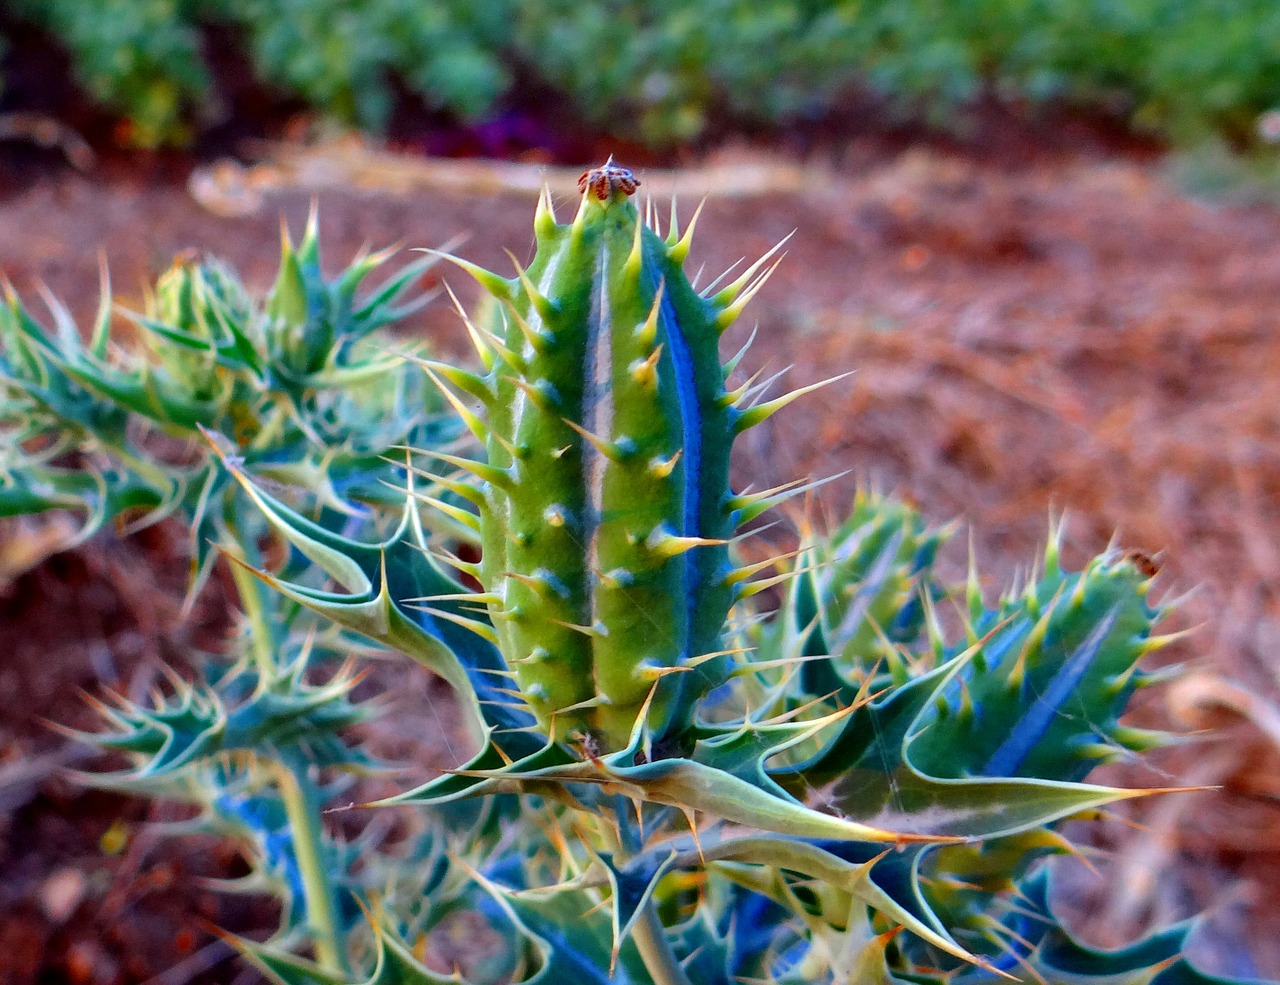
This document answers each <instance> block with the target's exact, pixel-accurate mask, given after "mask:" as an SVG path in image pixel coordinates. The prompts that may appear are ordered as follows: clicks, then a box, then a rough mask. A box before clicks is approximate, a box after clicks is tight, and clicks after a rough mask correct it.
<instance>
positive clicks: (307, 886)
mask: <svg viewBox="0 0 1280 985" xmlns="http://www.w3.org/2000/svg"><path fill="white" fill-rule="evenodd" d="M279 765H280V768H279V770H277V773H278V775H279V782H280V795H281V797H282V798H283V799H284V806H285V811H286V812H287V814H288V816H289V829H290V831H291V832H292V833H293V850H294V853H295V854H296V855H297V857H298V872H299V875H300V876H301V878H302V896H303V902H304V904H305V905H306V908H307V925H308V926H309V927H310V929H311V936H312V940H313V941H314V943H315V948H316V960H317V961H318V962H319V964H320V965H321V967H323V968H324V969H326V970H327V971H337V972H349V971H350V970H351V969H350V966H349V965H348V964H347V955H346V949H345V947H344V946H343V941H342V932H341V930H340V929H339V923H338V906H337V900H335V899H334V894H333V883H332V882H331V881H330V879H329V870H328V869H327V868H326V867H325V861H324V853H323V849H322V847H321V835H322V830H321V822H320V798H319V796H318V793H319V792H318V791H317V789H316V785H315V784H314V783H312V782H311V780H310V778H309V777H307V775H306V772H305V771H306V766H305V765H301V766H300V767H298V768H295V767H294V766H293V765H291V764H289V763H281V764H279Z"/></svg>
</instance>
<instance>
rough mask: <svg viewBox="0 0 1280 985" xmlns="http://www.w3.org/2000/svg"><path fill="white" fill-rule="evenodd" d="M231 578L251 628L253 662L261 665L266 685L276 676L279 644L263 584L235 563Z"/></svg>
mask: <svg viewBox="0 0 1280 985" xmlns="http://www.w3.org/2000/svg"><path fill="white" fill-rule="evenodd" d="M231 578H232V580H233V581H234V582H235V586H236V591H237V592H238V593H239V595H240V607H241V608H242V609H243V610H244V618H245V622H246V623H247V624H248V631H249V652H250V653H252V654H253V662H254V663H255V664H257V666H258V673H259V675H260V676H261V678H262V680H263V681H270V680H273V679H274V678H275V674H276V662H275V653H274V650H275V640H274V638H273V634H272V631H271V625H270V623H269V622H268V621H267V617H266V607H265V606H264V604H263V598H262V583H261V582H259V581H258V579H257V576H255V575H254V574H253V573H252V572H251V571H248V570H246V569H245V568H244V567H243V566H242V565H239V564H236V563H235V562H232V563H231Z"/></svg>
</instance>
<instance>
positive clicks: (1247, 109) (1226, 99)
mask: <svg viewBox="0 0 1280 985" xmlns="http://www.w3.org/2000/svg"><path fill="white" fill-rule="evenodd" d="M0 9H3V10H6V11H7V12H8V14H9V15H10V16H12V17H17V18H19V19H22V20H26V21H29V22H33V23H35V24H37V25H40V26H42V27H43V28H45V29H47V30H48V31H49V33H50V34H51V35H52V36H53V37H54V38H56V39H57V40H58V42H59V43H61V44H63V45H65V46H66V48H67V49H68V51H69V52H70V54H71V59H72V64H73V66H74V70H75V72H76V74H77V76H78V78H79V81H80V83H81V84H82V85H83V86H84V88H85V90H86V92H87V93H88V94H89V95H90V96H91V97H92V98H93V99H95V100H97V101H98V102H100V103H101V104H103V105H104V106H106V107H108V108H109V109H111V110H112V111H114V112H118V113H120V114H122V115H123V116H124V117H125V118H126V119H127V120H128V122H129V127H128V134H129V138H130V139H131V140H132V141H133V142H135V143H137V144H141V145H155V144H162V143H175V142H181V141H183V140H184V139H186V138H188V137H189V136H190V135H191V134H192V132H193V129H194V128H198V127H199V126H200V125H201V124H202V123H204V122H206V121H207V120H209V119H211V118H213V117H214V116H215V115H216V112H217V99H216V94H215V92H214V84H213V81H212V79H211V77H210V71H209V69H208V67H207V64H206V55H207V51H205V50H202V49H204V48H205V47H206V46H207V45H208V44H209V43H210V42H209V41H208V40H207V39H206V38H205V35H204V34H203V32H202V28H204V27H206V26H210V25H225V26H229V27H231V28H232V29H233V30H232V33H231V35H230V36H232V37H234V38H236V39H237V42H238V43H239V44H241V45H243V47H244V52H245V53H246V54H247V56H248V58H249V60H250V62H251V64H252V65H253V67H254V70H255V72H256V73H257V76H258V78H259V79H260V80H261V81H262V82H264V83H266V84H268V85H269V86H271V87H273V88H276V89H278V90H280V91H281V92H284V93H289V94H291V95H294V96H297V97H299V98H301V99H302V100H304V101H305V102H307V103H308V104H310V105H312V106H314V107H315V108H316V109H318V110H320V111H322V112H324V113H326V114H328V115H330V116H333V117H335V118H337V119H338V120H340V121H342V122H344V123H350V124H355V125H359V126H362V127H365V128H369V129H372V130H378V129H380V128H382V127H383V126H385V125H386V123H387V121H388V117H389V115H390V112H391V110H392V107H393V102H394V99H395V92H396V87H397V86H399V87H401V88H403V89H404V90H406V91H408V92H410V93H413V94H415V95H417V96H419V97H421V98H422V99H424V100H425V101H426V102H427V103H428V104H429V105H430V106H432V107H435V108H440V109H444V110H448V111H450V112H453V113H456V114H457V115H458V116H460V117H461V118H464V119H481V118H484V117H485V116H486V115H487V114H490V113H492V112H494V111H495V109H496V108H497V107H498V106H499V104H500V103H501V102H502V101H503V99H504V98H507V97H508V96H509V94H510V93H511V91H512V88H513V86H514V85H515V78H516V76H515V74H513V71H512V69H513V67H515V66H519V68H520V70H521V72H520V78H521V79H533V80H537V81H539V82H541V83H545V84H547V85H549V86H550V87H551V88H552V89H554V90H557V91H560V92H562V93H564V94H566V95H567V96H568V97H569V98H570V99H571V101H572V103H573V105H575V106H576V107H577V108H578V111H579V112H580V113H581V115H582V117H583V118H584V119H585V120H586V121H587V122H588V123H590V124H591V125H593V126H597V127H600V128H601V129H603V130H604V131H606V132H616V133H617V135H618V136H626V137H630V138H637V139H640V140H643V141H645V142H646V143H649V144H651V145H654V146H662V145H670V144H673V143H678V142H681V141H686V140H689V139H693V138H696V137H697V136H699V135H700V134H701V133H703V132H704V131H705V130H706V129H707V126H708V123H709V122H710V121H711V120H712V119H713V118H714V119H726V120H727V121H728V122H729V123H731V124H741V125H750V124H753V123H761V122H783V123H785V122H787V121H789V120H794V119H796V118H805V117H817V116H821V115H823V114H824V113H828V112H830V111H832V110H834V109H836V108H838V107H839V105H840V103H841V100H842V99H843V98H845V97H847V96H848V95H850V94H851V93H855V92H859V91H861V92H870V93H871V94H873V95H875V96H878V97H882V98H884V99H886V100H887V101H888V103H889V105H890V106H891V107H893V108H895V109H898V110H901V111H903V112H904V113H906V114H908V115H910V116H916V117H923V118H925V119H927V120H929V121H930V122H932V123H935V124H937V123H943V124H946V123H948V122H950V121H954V120H955V119H956V118H957V110H960V109H963V108H964V107H965V106H967V105H971V104H972V103H973V102H974V101H975V100H976V99H978V98H979V97H980V96H983V95H985V94H992V95H994V96H995V97H996V98H998V99H1000V100H1002V101H1005V102H1008V103H1011V104H1013V105H1016V106H1019V107H1022V108H1024V109H1031V108H1034V107H1035V106H1038V105H1041V104H1044V103H1053V104H1055V105H1065V106H1071V107H1082V108H1084V109H1087V110H1091V111H1102V112H1104V113H1106V114H1108V115H1111V116H1115V117H1118V118H1121V119H1125V120H1127V121H1129V122H1130V123H1131V124H1132V125H1133V126H1135V127H1136V128H1138V129H1140V130H1143V131H1148V132H1153V133H1157V134H1160V135H1163V136H1166V137H1169V138H1171V139H1173V140H1174V141H1176V142H1182V143H1192V142H1197V141H1199V140H1200V139H1201V138H1203V137H1206V136H1209V135H1219V136H1221V135H1225V136H1226V137H1227V138H1228V139H1231V140H1233V141H1242V140H1245V141H1247V140H1248V139H1250V138H1251V135H1252V132H1253V126H1254V121H1255V119H1256V117H1257V115H1258V114H1259V113H1261V112H1263V111H1265V110H1267V109H1270V108H1272V107H1273V105H1274V103H1275V101H1276V93H1277V92H1280V40H1278V39H1280V4H1276V3H1275V2H1274V0H969V2H966V3H954V2H953V3H942V4H938V3H932V2H929V0H599V2H595V3H581V2H577V0H574V2H570V0H539V2H531V3H517V2H515V0H485V2H483V3H474V2H471V0H427V2H423V0H0ZM219 37H220V38H221V37H224V35H222V34H219Z"/></svg>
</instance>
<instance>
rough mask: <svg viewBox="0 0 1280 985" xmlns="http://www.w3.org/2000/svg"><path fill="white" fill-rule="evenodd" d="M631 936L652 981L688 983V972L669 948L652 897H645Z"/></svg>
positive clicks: (665, 984) (669, 984)
mask: <svg viewBox="0 0 1280 985" xmlns="http://www.w3.org/2000/svg"><path fill="white" fill-rule="evenodd" d="M631 939H632V940H634V941H635V942H636V950H637V951H639V952H640V957H641V958H642V959H643V960H644V966H645V968H646V970H648V972H649V977H650V978H652V979H653V985H691V983H690V981H689V976H688V975H686V974H685V973H684V969H683V968H682V967H680V962H679V961H677V960H676V956H675V954H674V952H672V950H671V944H670V942H668V940H667V932H666V931H665V930H664V929H663V927H662V921H661V920H660V919H659V918H658V911H657V909H655V907H654V905H653V900H652V899H650V900H646V901H645V904H644V906H643V908H642V909H641V911H640V917H639V919H637V920H636V922H635V925H634V926H633V927H632V928H631Z"/></svg>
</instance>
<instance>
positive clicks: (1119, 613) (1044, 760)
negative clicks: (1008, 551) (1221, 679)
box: [912, 533, 1179, 782]
mask: <svg viewBox="0 0 1280 985" xmlns="http://www.w3.org/2000/svg"><path fill="white" fill-rule="evenodd" d="M1058 536H1059V535H1058V534H1057V533H1055V534H1054V536H1053V537H1051V539H1050V542H1049V545H1048V550H1047V552H1046V559H1045V569H1044V572H1043V575H1042V576H1041V577H1040V578H1039V579H1036V580H1033V581H1031V582H1030V584H1028V586H1027V589H1026V591H1025V592H1024V593H1023V594H1022V595H1021V597H1018V598H1011V599H1007V600H1005V602H1004V604H1003V605H1002V606H1001V607H1000V608H999V609H996V610H992V611H982V610H981V609H980V608H979V607H978V605H977V604H976V601H975V602H971V604H972V605H973V611H972V613H971V616H972V618H973V623H972V626H971V634H972V638H973V639H975V640H976V639H977V638H978V637H985V641H984V642H983V643H982V644H981V645H979V646H977V647H976V649H975V650H974V652H973V657H972V659H971V660H970V661H969V662H968V663H967V664H966V666H965V667H964V668H963V670H962V671H961V672H960V673H959V674H957V675H956V677H955V678H954V679H953V680H952V681H951V682H950V683H949V684H948V685H947V687H946V688H945V690H944V691H942V692H941V693H939V695H938V697H937V701H936V703H935V706H934V709H933V714H932V716H931V720H930V721H929V723H928V724H927V725H926V726H925V727H924V728H922V730H921V732H920V735H919V737H918V738H917V740H916V741H915V742H913V744H912V755H913V757H914V761H915V763H916V765H917V766H918V767H919V768H920V769H923V770H924V771H926V772H928V773H931V774H933V775H936V776H1027V777H1036V778H1040V779H1048V780H1058V781H1068V782H1075V781H1079V780H1082V779H1083V778H1084V777H1085V776H1086V775H1087V774H1088V772H1089V771H1090V770H1091V769H1092V768H1093V767H1094V766H1096V765H1097V764H1098V763H1099V762H1106V761H1109V760H1112V759H1116V758H1118V757H1121V756H1123V755H1125V754H1126V752H1138V751H1143V750H1145V749H1149V748H1151V747H1152V746H1153V745H1160V744H1162V743H1163V742H1165V741H1166V739H1167V737H1166V736H1165V735H1164V734H1163V733H1158V732H1147V731H1144V730H1142V729H1137V728H1132V727H1128V726H1122V725H1120V724H1118V722H1117V719H1118V718H1119V716H1120V715H1121V714H1122V713H1123V711H1124V709H1125V707H1126V705H1127V704H1128V702H1129V698H1130V697H1131V696H1132V694H1133V691H1134V689H1135V688H1136V687H1138V686H1139V685H1141V684H1142V683H1143V682H1144V681H1145V680H1146V675H1144V674H1143V672H1142V671H1140V670H1138V669H1137V664H1138V661H1139V660H1140V659H1141V658H1142V657H1143V656H1144V655H1145V654H1147V653H1151V652H1153V651H1155V650H1158V649H1160V648H1161V647H1163V646H1165V645H1166V644H1168V643H1169V642H1170V641H1171V640H1173V639H1176V638H1177V637H1178V635H1179V634H1172V635H1165V636H1158V635H1153V633H1152V628H1153V627H1154V625H1155V624H1156V623H1157V622H1158V621H1159V619H1160V618H1161V617H1162V616H1163V614H1164V612H1163V610H1161V609H1160V608H1158V607H1153V606H1151V605H1150V604H1149V603H1148V602H1147V595H1148V593H1149V590H1150V586H1151V579H1150V577H1149V576H1148V575H1147V574H1145V573H1144V572H1143V571H1142V570H1140V569H1139V567H1138V566H1137V565H1136V564H1135V563H1134V562H1133V561H1132V560H1131V559H1130V558H1129V557H1128V556H1117V555H1115V554H1112V553H1108V554H1104V555H1102V556H1100V557H1097V558H1095V559H1094V560H1093V561H1091V562H1090V563H1089V565H1088V566H1087V567H1086V568H1085V569H1084V571H1082V572H1080V573H1078V574H1068V573H1066V572H1064V571H1063V570H1062V569H1061V567H1060V566H1059V564H1058ZM970 594H971V596H972V597H973V598H974V599H976V587H974V588H971V592H970Z"/></svg>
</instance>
